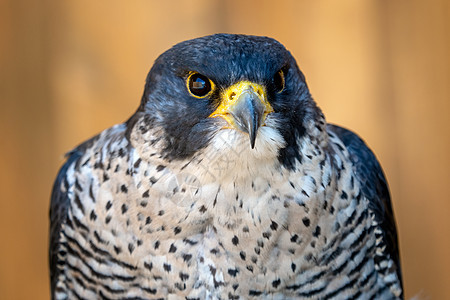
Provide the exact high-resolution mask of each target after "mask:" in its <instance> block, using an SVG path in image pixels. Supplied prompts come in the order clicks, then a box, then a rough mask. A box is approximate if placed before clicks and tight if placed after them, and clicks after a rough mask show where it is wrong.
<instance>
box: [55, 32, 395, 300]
mask: <svg viewBox="0 0 450 300" xmlns="http://www.w3.org/2000/svg"><path fill="white" fill-rule="evenodd" d="M67 157H68V158H67V161H66V163H65V164H64V165H63V166H62V168H61V170H60V171H59V174H58V176H57V178H56V182H55V184H54V188H53V193H52V197H51V207H50V220H51V225H50V253H49V256H50V276H51V294H52V298H53V299H402V298H403V288H402V279H401V272H400V262H399V254H398V244H397V233H396V228H395V222H394V217H393V211H392V207H391V203H390V196H389V191H388V187H387V183H386V179H385V177H384V175H383V172H382V170H381V167H380V165H379V163H378V161H377V159H376V158H375V156H374V154H373V153H372V152H371V150H370V149H369V148H368V147H367V146H366V145H365V143H364V142H363V141H362V140H361V139H360V138H359V137H358V136H357V135H355V134H354V133H352V132H351V131H349V130H346V129H344V128H341V127H338V126H335V125H330V124H327V123H326V121H325V118H324V115H323V114H322V112H321V110H320V109H319V108H318V107H317V106H316V103H315V102H314V100H313V99H312V97H311V94H310V92H309V90H308V87H307V85H306V82H305V77H304V75H303V74H302V72H301V71H300V69H299V67H298V66H297V63H296V61H295V59H294V58H293V56H292V55H291V54H290V52H289V51H287V50H286V49H285V48H284V46H283V45H281V44H280V43H279V42H277V41H275V40H274V39H271V38H267V37H258V36H247V35H233V34H216V35H211V36H206V37H201V38H197V39H193V40H189V41H185V42H182V43H179V44H177V45H175V46H173V47H172V48H171V49H169V50H168V51H166V52H165V53H163V54H162V55H160V56H159V57H158V58H157V60H156V61H155V63H154V65H153V67H152V68H151V70H150V72H149V74H148V76H147V80H146V84H145V89H144V93H143V96H142V100H141V103H140V106H139V107H138V109H137V110H136V112H135V113H134V114H133V115H132V116H131V117H130V118H129V119H128V120H127V121H126V122H124V123H122V124H118V125H115V126H113V127H111V128H109V129H106V130H104V131H103V132H101V133H100V134H98V135H97V136H95V137H93V138H91V139H90V140H88V141H86V142H84V143H82V144H81V145H79V146H78V147H76V148H75V149H74V150H72V151H71V152H70V153H68V155H67Z"/></svg>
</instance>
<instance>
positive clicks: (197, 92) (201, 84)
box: [187, 73, 211, 98]
mask: <svg viewBox="0 0 450 300" xmlns="http://www.w3.org/2000/svg"><path fill="white" fill-rule="evenodd" d="M187 85H188V88H189V92H190V93H191V94H192V95H194V96H195V97H201V98H202V97H205V96H206V95H208V93H209V92H210V91H211V81H210V80H209V79H208V77H206V76H205V75H202V74H199V73H192V74H191V75H190V76H189V77H188V80H187Z"/></svg>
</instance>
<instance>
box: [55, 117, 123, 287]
mask: <svg viewBox="0 0 450 300" xmlns="http://www.w3.org/2000/svg"><path fill="white" fill-rule="evenodd" d="M121 140H125V125H124V124H120V125H116V126H113V127H111V128H109V129H106V130H104V131H103V132H101V133H100V134H98V135H96V136H94V137H92V138H90V139H89V140H87V141H85V142H83V143H81V144H80V145H78V146H77V147H75V148H74V149H73V150H71V151H69V152H68V153H66V155H65V157H66V161H65V162H64V164H63V165H62V166H61V168H60V169H59V172H58V175H57V176H56V179H55V182H54V184H53V189H52V193H51V201H50V249H49V250H50V251H49V263H50V274H51V286H52V290H54V289H55V287H56V281H57V278H58V272H59V270H58V267H57V265H58V262H59V260H60V259H59V258H58V256H59V254H60V252H61V251H63V249H62V247H61V246H62V245H61V228H62V226H63V224H64V223H65V222H66V221H67V214H68V209H69V207H70V205H71V203H70V201H71V197H70V195H69V194H70V190H71V189H73V186H74V185H76V181H75V180H74V177H75V173H76V172H79V170H80V168H81V167H82V165H83V161H84V160H83V157H85V156H89V157H91V155H95V153H99V152H101V151H102V148H103V147H105V146H108V144H110V143H114V142H117V143H118V142H120V141H121Z"/></svg>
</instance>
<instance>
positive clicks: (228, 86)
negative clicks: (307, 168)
mask: <svg viewBox="0 0 450 300" xmlns="http://www.w3.org/2000/svg"><path fill="white" fill-rule="evenodd" d="M320 115H321V113H320V110H319V109H318V108H317V107H316V105H315V103H314V101H313V100H312V98H311V96H310V93H309V90H308V88H307V85H306V82H305V78H304V76H303V74H302V72H301V71H300V69H299V68H298V66H297V63H296V61H295V59H294V58H293V56H292V55H291V54H290V52H289V51H287V50H286V49H285V47H284V46H283V45H281V44H280V43H279V42H277V41H276V40H274V39H271V38H268V37H259V36H247V35H234V34H216V35H211V36H206V37H201V38H197V39H193V40H188V41H185V42H182V43H179V44H177V45H175V46H173V47H172V48H171V49H169V50H168V51H166V52H165V53H163V54H162V55H161V56H159V57H158V59H157V60H156V61H155V63H154V65H153V67H152V68H151V70H150V72H149V74H148V77H147V80H146V85H145V90H144V94H143V97H142V102H141V105H140V107H139V108H138V110H137V112H136V114H135V115H134V116H133V117H132V118H131V119H130V120H129V121H128V126H129V128H131V127H133V126H134V127H136V123H138V122H140V123H139V127H140V128H141V129H142V130H141V131H142V133H146V132H147V131H148V130H150V131H152V130H153V133H152V134H151V136H152V137H151V138H150V137H148V138H147V142H149V143H153V144H155V143H157V144H158V148H159V149H160V152H159V153H158V154H159V156H160V157H163V158H165V159H169V160H180V159H181V160H182V159H189V158H192V157H193V156H195V155H196V154H198V153H199V151H202V150H204V149H206V148H208V147H213V145H214V149H215V150H214V151H218V152H221V151H226V149H225V148H227V149H228V150H230V149H231V150H232V151H234V152H236V153H241V152H243V151H245V153H249V155H255V156H259V157H260V158H264V157H268V156H275V157H276V158H278V160H279V161H280V162H281V163H282V164H284V165H286V166H288V167H289V166H292V165H293V163H294V162H293V160H295V158H296V157H297V158H298V156H299V155H300V154H299V153H298V151H299V150H298V149H299V147H298V146H299V145H298V143H299V141H300V139H301V138H302V136H305V135H307V134H308V130H309V128H310V127H311V126H313V125H311V124H313V123H315V122H316V121H317V120H318V119H320ZM143 124H144V125H143Z"/></svg>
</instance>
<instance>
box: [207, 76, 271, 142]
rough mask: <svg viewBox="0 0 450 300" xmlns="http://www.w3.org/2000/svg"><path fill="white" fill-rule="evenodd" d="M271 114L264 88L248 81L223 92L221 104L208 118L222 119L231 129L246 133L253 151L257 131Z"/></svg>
mask: <svg viewBox="0 0 450 300" xmlns="http://www.w3.org/2000/svg"><path fill="white" fill-rule="evenodd" d="M271 112H273V108H272V106H271V105H270V104H269V102H268V101H267V97H266V92H265V88H264V87H263V86H261V85H259V84H255V83H252V82H249V81H241V82H238V83H236V84H234V85H232V86H231V87H229V88H228V89H226V90H225V91H224V93H223V94H222V102H221V103H220V105H219V107H218V108H217V109H216V111H214V112H213V113H212V114H211V115H210V117H212V118H215V117H222V118H224V119H225V120H226V121H227V122H228V124H229V125H230V126H231V128H235V129H239V130H241V131H243V132H245V133H248V135H249V138H250V146H251V147H252V149H253V148H254V147H255V141H256V136H257V133H258V129H259V128H260V127H261V126H262V125H263V124H264V121H265V118H266V116H267V115H268V114H269V113H271Z"/></svg>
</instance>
